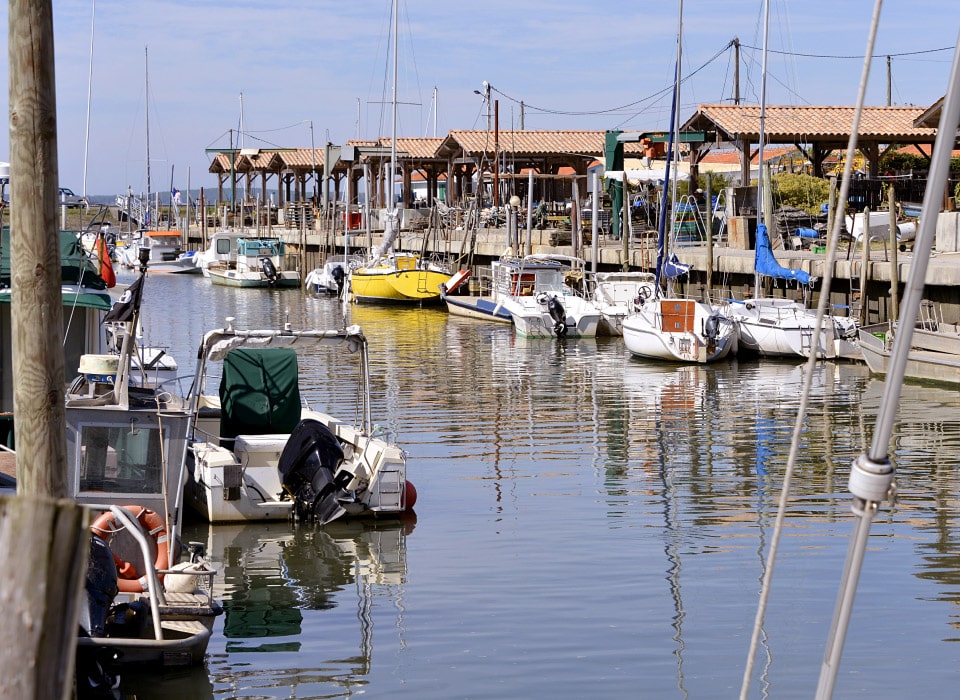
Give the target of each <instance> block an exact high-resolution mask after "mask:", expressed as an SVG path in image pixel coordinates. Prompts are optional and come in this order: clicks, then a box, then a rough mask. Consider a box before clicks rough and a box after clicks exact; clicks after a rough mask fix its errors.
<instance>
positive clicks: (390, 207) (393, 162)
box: [387, 0, 399, 223]
mask: <svg viewBox="0 0 960 700" xmlns="http://www.w3.org/2000/svg"><path fill="white" fill-rule="evenodd" d="M398 34H399V32H398V24H397V0H393V99H392V105H391V106H392V115H391V126H390V133H391V136H390V175H389V176H388V177H389V182H388V183H387V188H388V190H387V191H388V193H389V195H390V200H389V203H388V204H387V211H388V212H390V214H391V223H392V214H393V212H394V209H396V207H395V206H394V201H393V200H394V191H393V190H394V187H395V185H396V174H397V57H398V50H397V44H398V43H399V42H398V41H397V37H398Z"/></svg>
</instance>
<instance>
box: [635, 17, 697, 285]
mask: <svg viewBox="0 0 960 700" xmlns="http://www.w3.org/2000/svg"><path fill="white" fill-rule="evenodd" d="M679 5H680V8H679V17H678V19H677V60H676V63H675V64H674V68H673V96H672V99H671V102H670V136H669V137H668V138H667V161H666V165H665V166H664V172H663V196H662V197H661V199H660V220H659V222H658V224H657V268H656V270H655V272H654V274H655V276H656V289H657V295H659V294H660V290H661V284H660V282H661V279H662V277H663V268H664V265H665V264H666V261H667V259H668V258H667V233H666V226H667V213H668V212H670V214H671V219H673V218H674V217H673V213H672V209H671V208H669V207H668V206H667V191H668V188H669V187H670V164H671V163H672V162H673V158H674V145H675V143H676V140H675V139H674V136H675V135H677V134H678V132H679V128H678V121H677V112H678V105H679V102H680V43H681V40H682V36H683V0H680V3H679ZM623 184H624V189H626V175H624V183H623ZM674 199H676V189H674ZM670 229H671V233H670V236H671V241H672V236H673V233H672V231H673V222H672V221H671V223H670ZM624 235H626V233H625V234H624ZM672 247H673V246H672V242H671V245H670V248H671V250H672ZM667 286H668V290H667V291H668V295H670V294H672V289H670V287H671V283H670V281H669V278H668V282H667Z"/></svg>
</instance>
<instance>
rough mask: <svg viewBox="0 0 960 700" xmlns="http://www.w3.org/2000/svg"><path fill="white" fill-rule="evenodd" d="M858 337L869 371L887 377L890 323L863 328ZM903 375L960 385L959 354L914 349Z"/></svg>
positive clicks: (891, 339) (891, 341)
mask: <svg viewBox="0 0 960 700" xmlns="http://www.w3.org/2000/svg"><path fill="white" fill-rule="evenodd" d="M915 333H916V331H915ZM859 338H860V352H861V353H862V355H863V359H864V361H865V362H866V363H867V367H868V368H869V369H870V372H871V373H873V374H877V375H880V376H886V374H887V367H888V365H889V363H890V357H891V354H892V343H893V338H892V334H891V330H890V324H889V323H878V324H872V325H869V326H863V327H862V328H860V333H859ZM904 376H906V377H908V378H910V379H917V380H921V381H931V382H944V383H947V384H960V355H958V354H956V353H954V352H937V351H934V350H925V349H920V348H916V347H914V348H911V350H910V353H909V354H908V356H907V364H906V368H905V370H904Z"/></svg>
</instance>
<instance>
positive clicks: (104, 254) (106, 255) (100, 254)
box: [96, 233, 117, 288]
mask: <svg viewBox="0 0 960 700" xmlns="http://www.w3.org/2000/svg"><path fill="white" fill-rule="evenodd" d="M96 251H97V260H98V261H99V264H100V277H102V278H103V281H104V282H106V283H107V287H108V288H109V287H116V286H117V275H116V274H115V273H114V271H113V263H112V262H110V252H109V251H108V250H107V242H106V240H104V237H103V233H101V234H100V235H98V236H97V243H96Z"/></svg>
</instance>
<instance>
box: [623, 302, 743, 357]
mask: <svg viewBox="0 0 960 700" xmlns="http://www.w3.org/2000/svg"><path fill="white" fill-rule="evenodd" d="M712 325H715V326H716V333H715V335H714V336H713V337H710V335H709V333H707V331H708V330H709V327H710V326H712ZM623 342H624V345H625V346H626V348H627V350H629V351H630V353H631V354H632V355H635V356H637V357H642V358H646V359H651V360H667V361H670V362H691V363H698V364H703V363H707V362H716V361H718V360H722V359H724V358H725V357H727V356H728V355H729V354H730V352H731V351H734V350H735V349H736V345H737V332H736V326H735V324H734V323H733V322H732V321H730V319H728V318H726V317H724V316H722V315H721V314H720V313H719V312H718V311H717V310H716V309H714V307H712V306H710V305H709V304H704V303H703V302H698V301H693V300H689V299H658V300H653V301H647V302H646V303H645V304H643V305H642V306H641V307H640V309H639V310H638V311H636V312H634V313H632V314H630V315H629V316H627V318H626V319H624V321H623Z"/></svg>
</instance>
